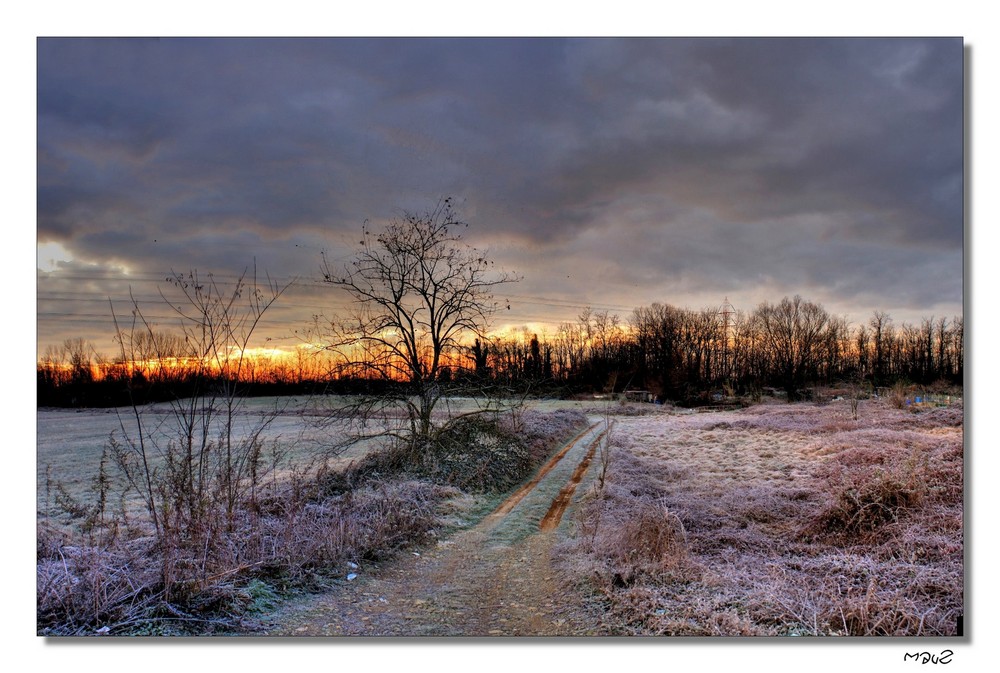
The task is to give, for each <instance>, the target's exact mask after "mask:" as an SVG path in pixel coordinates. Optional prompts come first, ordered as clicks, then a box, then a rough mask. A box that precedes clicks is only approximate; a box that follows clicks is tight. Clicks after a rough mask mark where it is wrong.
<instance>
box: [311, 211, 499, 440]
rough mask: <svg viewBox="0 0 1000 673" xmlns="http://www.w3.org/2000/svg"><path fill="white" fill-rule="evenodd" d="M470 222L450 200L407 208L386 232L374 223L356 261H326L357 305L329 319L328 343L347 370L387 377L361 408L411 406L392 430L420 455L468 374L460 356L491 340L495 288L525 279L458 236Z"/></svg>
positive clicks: (329, 279)
mask: <svg viewBox="0 0 1000 673" xmlns="http://www.w3.org/2000/svg"><path fill="white" fill-rule="evenodd" d="M467 227H468V224H467V223H465V222H463V221H461V220H460V219H459V218H458V216H457V214H456V212H455V209H454V205H453V202H452V199H450V198H446V199H443V200H441V201H440V202H438V203H437V205H436V206H435V207H434V209H432V210H430V211H428V212H425V213H423V214H414V213H409V212H407V213H405V214H404V215H403V217H402V218H400V219H395V220H393V221H391V222H390V223H389V224H388V225H387V226H386V228H385V230H384V231H383V232H382V233H374V232H372V231H371V229H370V228H369V227H368V224H367V222H366V223H365V226H364V228H363V238H362V241H361V249H360V250H359V251H358V252H357V255H356V257H355V259H354V261H353V262H351V263H350V264H349V265H346V266H344V267H342V268H340V269H333V268H331V266H330V265H329V263H328V260H326V258H325V257H324V260H323V280H324V281H325V282H326V283H328V284H330V285H331V286H333V287H335V288H338V289H340V290H342V291H343V292H345V293H346V294H347V295H348V296H349V297H350V298H351V300H352V304H353V305H352V307H351V309H350V310H349V311H348V312H347V313H345V314H343V315H340V316H336V317H334V318H333V319H329V320H327V321H325V324H324V325H322V326H321V328H322V329H323V330H324V332H325V336H324V339H325V343H326V348H327V349H328V350H329V351H330V352H332V353H333V354H335V356H336V360H337V362H338V371H339V372H341V373H342V375H346V376H352V377H355V378H363V379H366V380H368V381H372V380H374V381H377V382H379V384H380V386H379V387H380V390H379V394H378V395H374V396H364V397H363V398H360V399H356V400H355V404H354V406H353V408H352V412H353V413H355V414H358V413H359V412H360V418H361V419H362V421H367V420H368V419H369V413H370V412H373V411H377V412H379V413H380V414H382V415H384V414H385V412H387V411H390V409H391V408H392V409H396V410H402V411H403V417H404V419H405V421H406V424H405V427H403V428H400V429H399V430H398V431H397V432H394V433H390V434H393V435H394V436H396V437H398V438H400V439H403V440H404V443H405V444H406V446H407V447H408V449H409V451H410V457H411V458H412V457H418V456H420V455H421V454H422V453H423V451H424V450H425V449H426V448H428V447H429V446H430V445H431V443H432V442H433V439H434V432H435V429H434V423H433V421H432V416H433V413H434V410H435V408H436V407H437V405H438V403H439V401H440V400H441V399H442V398H443V397H444V395H445V393H446V388H447V387H448V386H450V385H452V382H457V381H459V380H460V379H461V377H460V376H458V374H460V373H461V372H460V371H458V370H459V369H460V368H461V366H462V364H461V363H463V362H465V361H467V360H468V358H469V357H470V353H471V354H472V357H475V351H474V350H470V348H469V346H468V345H467V344H468V343H469V342H472V341H473V340H474V339H479V340H480V343H485V341H486V338H485V331H486V329H487V326H488V325H489V322H490V318H491V317H492V316H493V314H494V313H495V312H496V310H497V309H498V307H499V304H498V302H497V300H496V298H495V297H494V291H495V290H496V289H497V288H498V287H500V286H502V285H504V284H506V283H510V282H513V281H515V280H516V278H515V277H514V276H513V275H511V274H509V273H504V272H499V271H496V270H495V267H494V263H493V262H492V261H490V260H489V259H487V257H486V254H485V253H483V252H482V251H480V250H477V249H476V248H473V247H471V246H469V245H468V244H467V243H465V242H464V241H463V240H462V237H461V235H460V234H458V233H456V231H457V230H460V229H465V228H467ZM473 348H474V347H473ZM469 378H474V377H469ZM479 383H482V380H481V379H480V380H479ZM390 415H391V414H390Z"/></svg>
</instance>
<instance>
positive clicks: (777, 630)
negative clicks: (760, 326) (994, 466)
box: [560, 400, 964, 636]
mask: <svg viewBox="0 0 1000 673" xmlns="http://www.w3.org/2000/svg"><path fill="white" fill-rule="evenodd" d="M859 411H860V413H859V418H860V420H859V421H855V420H853V410H852V409H851V408H850V406H849V403H848V402H842V403H841V404H839V405H838V404H837V403H831V404H828V405H823V406H819V405H814V404H798V405H780V406H779V405H761V406H758V407H752V408H749V409H745V410H742V411H737V412H722V413H718V414H697V415H671V416H663V417H659V418H655V419H654V418H628V419H619V423H618V424H617V426H616V432H617V444H618V446H617V447H616V448H615V454H614V459H613V461H612V463H611V469H610V470H609V471H608V474H607V476H606V479H605V487H604V488H603V490H600V491H595V492H594V493H592V494H591V498H590V500H589V502H588V503H587V504H586V506H585V507H583V508H581V510H580V516H579V519H578V525H577V529H576V533H575V536H574V538H573V539H572V540H571V541H570V542H568V543H566V544H564V545H563V546H562V547H561V549H560V566H561V568H562V570H563V572H564V573H565V574H566V575H567V576H568V577H572V578H575V581H576V582H577V584H578V585H580V586H581V587H583V588H584V589H586V590H588V591H590V592H592V595H593V596H594V598H595V600H597V601H598V602H600V603H601V604H602V605H603V606H604V614H605V617H604V621H605V624H604V626H605V627H606V628H607V629H608V630H609V631H610V632H612V633H616V634H630V635H653V634H660V635H722V636H749V635H755V636H774V635H852V636H876V635H879V636H917V635H936V636H941V635H955V634H956V629H957V619H958V617H959V616H961V615H962V614H963V609H964V566H963V549H964V547H963V516H962V514H963V510H962V493H963V450H962V446H963V433H962V415H963V414H962V408H961V406H960V405H958V406H952V407H948V408H937V409H934V408H930V409H922V410H919V411H917V412H913V410H912V409H896V408H895V406H894V405H893V404H892V402H891V401H884V400H883V401H876V400H862V401H861V403H860V409H859Z"/></svg>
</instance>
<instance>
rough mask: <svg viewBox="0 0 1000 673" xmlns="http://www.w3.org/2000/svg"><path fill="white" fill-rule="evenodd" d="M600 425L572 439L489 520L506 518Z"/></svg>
mask: <svg viewBox="0 0 1000 673" xmlns="http://www.w3.org/2000/svg"><path fill="white" fill-rule="evenodd" d="M598 425H600V423H594V424H593V425H591V426H590V427H588V428H587V429H586V430H584V431H583V432H581V433H580V434H578V435H577V436H576V437H574V438H573V439H571V440H570V441H569V442H567V443H566V446H564V447H563V448H562V449H560V450H559V453H557V454H556V455H554V456H552V458H550V459H549V461H548V462H547V463H545V465H543V466H542V467H541V469H539V470H538V474H536V475H535V476H534V478H532V480H531V481H529V482H528V483H527V484H525V485H524V486H522V487H521V488H519V489H517V490H516V491H515V492H514V493H513V494H511V496H510V497H509V498H507V499H506V500H504V501H503V502H502V503H501V504H500V506H499V507H497V508H496V510H494V511H493V513H492V514H490V515H489V517H487V519H491V518H492V519H495V518H497V517H501V516H505V515H506V514H507V513H508V512H510V511H511V510H512V509H514V507H516V506H517V504H518V503H519V502H521V500H523V499H524V496H526V495H528V494H529V493H531V492H532V491H533V490H534V489H535V487H536V486H538V484H539V483H540V482H541V481H542V479H544V478H545V477H546V476H547V475H548V473H549V472H551V471H552V468H554V467H555V466H556V465H558V464H559V461H561V460H562V459H563V458H565V457H566V454H567V453H569V451H570V449H572V448H573V447H574V446H576V444H577V442H579V441H580V440H581V439H583V438H584V437H586V436H587V434H588V433H591V432H593V431H594V428H596V427H597V426H598Z"/></svg>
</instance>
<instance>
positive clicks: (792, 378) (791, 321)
mask: <svg viewBox="0 0 1000 673" xmlns="http://www.w3.org/2000/svg"><path fill="white" fill-rule="evenodd" d="M754 320H756V321H757V322H758V324H759V325H760V336H761V338H762V339H763V345H764V348H765V349H766V350H767V351H768V355H769V357H770V360H771V362H772V363H773V366H774V369H775V371H776V373H777V374H778V376H779V377H780V378H781V381H782V384H783V386H784V388H785V390H786V391H787V392H788V399H789V401H791V400H794V399H796V398H797V394H798V389H799V387H800V386H802V385H804V384H805V382H806V381H807V380H810V379H811V378H812V379H814V378H815V375H816V368H817V366H818V364H819V362H820V359H821V356H822V346H823V343H824V341H825V335H826V333H827V331H828V330H829V327H830V315H829V314H828V313H827V312H826V310H825V309H823V308H822V307H821V306H819V305H818V304H814V303H812V302H809V301H804V300H803V299H802V298H801V297H799V296H798V295H796V296H795V297H794V298H792V299H789V298H788V297H785V298H784V299H782V300H781V302H779V303H778V304H768V303H767V302H764V303H763V304H761V305H760V306H758V307H757V310H756V311H755V312H754Z"/></svg>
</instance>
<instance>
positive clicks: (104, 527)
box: [36, 412, 586, 635]
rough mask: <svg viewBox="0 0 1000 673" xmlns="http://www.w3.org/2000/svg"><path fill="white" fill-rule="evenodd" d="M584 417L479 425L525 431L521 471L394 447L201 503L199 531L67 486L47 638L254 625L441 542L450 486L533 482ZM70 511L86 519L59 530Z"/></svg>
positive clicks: (44, 553)
mask: <svg viewBox="0 0 1000 673" xmlns="http://www.w3.org/2000/svg"><path fill="white" fill-rule="evenodd" d="M585 420H586V419H585V417H584V416H583V415H582V414H580V413H578V412H560V413H555V414H536V413H526V414H525V415H523V416H520V417H516V418H514V417H511V418H510V419H507V420H505V421H504V423H505V424H507V425H505V426H502V427H501V426H483V428H485V430H484V429H483V428H480V427H478V426H477V428H476V430H477V431H482V432H485V431H486V430H489V431H490V432H495V433H497V434H501V435H502V436H505V437H511V438H513V437H515V436H516V437H517V442H516V443H514V444H512V446H513V448H514V449H516V450H517V451H518V452H519V453H520V455H521V456H523V459H522V460H523V461H524V464H523V465H518V466H516V471H515V470H514V469H512V468H511V467H510V465H508V464H504V463H502V462H498V461H494V462H489V463H482V464H480V465H479V469H478V470H475V471H470V472H469V474H474V475H476V477H477V478H476V479H474V480H473V479H464V480H461V481H460V480H458V479H456V478H455V477H454V476H453V473H448V472H443V471H433V472H422V471H416V472H411V471H407V470H405V469H402V466H401V465H399V464H395V463H394V462H393V460H392V459H391V456H392V455H393V452H392V451H388V452H387V453H386V454H375V455H373V456H372V457H370V458H367V459H362V460H361V461H358V462H357V463H355V464H354V465H352V466H350V467H348V468H347V469H346V470H337V471H333V470H329V469H325V468H320V469H307V468H305V467H300V468H298V469H295V470H292V471H291V472H290V474H289V475H288V476H287V477H286V478H282V479H273V480H268V481H266V482H265V481H262V482H259V483H256V485H255V489H254V491H253V492H252V493H249V492H248V493H247V494H246V495H245V496H244V497H242V498H241V499H240V500H239V501H238V502H235V503H234V506H233V507H231V508H230V507H217V508H214V509H212V508H209V509H205V510H204V511H202V512H201V513H202V515H201V516H200V517H199V518H197V519H196V520H193V521H196V523H197V524H198V525H197V526H190V527H186V528H180V527H171V528H170V529H169V534H164V530H165V529H164V527H163V526H162V519H161V527H160V529H159V533H157V530H156V529H155V528H154V526H153V525H152V522H151V521H150V520H149V519H148V518H143V517H142V516H136V515H135V513H134V512H133V513H129V511H128V510H127V509H126V508H124V507H123V508H121V509H120V510H114V509H113V508H111V507H110V506H109V507H107V508H104V507H103V505H102V509H101V510H100V512H99V513H98V512H97V511H96V510H95V508H94V506H89V507H88V506H83V505H76V504H74V502H73V498H72V496H71V495H70V494H68V493H66V494H65V497H64V498H63V499H62V500H63V501H64V502H62V503H61V504H62V506H61V509H62V510H63V511H62V517H59V518H58V519H55V518H53V519H49V518H48V517H43V518H42V519H41V520H40V521H39V524H38V535H37V540H38V545H37V576H36V581H37V625H38V633H39V635H104V634H108V635H185V634H197V635H206V634H211V633H219V632H234V631H243V632H247V631H250V632H252V631H253V630H254V629H256V628H257V627H258V625H259V624H258V621H257V618H258V617H260V616H261V614H263V613H264V612H266V611H267V610H268V609H270V608H271V607H273V605H274V604H275V603H276V602H277V601H279V600H280V598H281V596H284V595H287V594H288V593H289V592H294V591H303V590H310V589H315V588H320V587H322V586H324V585H326V584H328V583H329V582H331V581H338V580H337V579H336V578H343V576H344V574H345V573H344V569H345V568H349V567H350V564H358V563H362V562H365V561H377V560H382V559H385V558H388V557H390V556H392V555H393V554H395V553H396V552H398V551H399V550H401V549H404V548H408V547H412V546H414V545H419V544H422V543H424V542H427V541H429V540H432V539H433V538H434V537H436V536H437V535H438V531H439V529H440V528H441V527H442V526H443V525H446V523H445V521H444V518H445V517H446V516H447V510H448V503H449V502H450V501H455V500H458V499H461V498H462V497H463V491H462V490H460V489H459V488H457V487H456V485H454V484H459V485H461V486H463V487H466V488H469V489H471V490H477V489H478V490H500V489H502V488H504V487H505V486H504V485H505V484H509V483H510V480H511V479H514V478H516V476H517V475H518V474H520V475H521V477H520V478H522V479H523V478H524V476H526V475H527V474H528V473H530V470H531V469H532V468H533V466H535V465H537V464H538V463H540V462H541V461H542V460H544V458H545V457H546V456H547V455H548V454H549V453H551V451H552V449H553V448H554V447H556V446H558V445H559V443H561V442H563V441H565V440H566V439H567V438H568V437H569V436H571V435H572V434H574V433H575V432H576V431H577V430H579V426H580V424H581V423H582V422H585ZM515 423H519V424H522V425H521V426H517V425H513V424H515ZM517 427H519V430H520V433H521V434H519V435H515V434H514V431H515V428H517ZM466 439H468V441H470V443H471V442H472V439H473V437H472V436H471V435H470V437H469V438H466ZM511 441H512V442H513V440H511ZM456 442H457V440H456ZM473 444H474V443H473ZM456 446H457V445H456V444H451V445H450V448H449V450H457V449H456ZM475 450H476V446H475V445H473V446H471V448H469V449H468V452H474V451H475ZM483 451H484V452H486V449H483ZM386 455H388V456H389V458H386ZM469 464H470V466H473V467H475V462H474V461H471V460H470V462H469ZM514 483H516V482H514ZM104 488H107V484H106V483H105V485H104ZM108 495H110V494H108ZM105 500H108V501H110V500H113V498H110V497H109V498H106V499H105ZM102 502H103V501H102ZM163 502H164V503H166V504H169V503H170V502H171V500H169V499H165V500H164V501H163ZM98 514H99V516H98ZM66 517H72V518H73V520H74V521H75V523H76V527H67V526H64V525H57V524H56V521H59V522H60V523H63V522H65V520H66Z"/></svg>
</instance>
